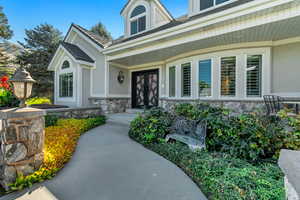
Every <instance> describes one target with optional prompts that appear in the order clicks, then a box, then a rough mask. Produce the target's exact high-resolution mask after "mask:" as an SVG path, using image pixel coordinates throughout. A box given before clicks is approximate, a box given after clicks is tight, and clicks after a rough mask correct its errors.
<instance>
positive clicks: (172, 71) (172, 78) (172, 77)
mask: <svg viewBox="0 0 300 200" xmlns="http://www.w3.org/2000/svg"><path fill="white" fill-rule="evenodd" d="M175 95H176V67H170V68H169V96H170V97H175Z"/></svg>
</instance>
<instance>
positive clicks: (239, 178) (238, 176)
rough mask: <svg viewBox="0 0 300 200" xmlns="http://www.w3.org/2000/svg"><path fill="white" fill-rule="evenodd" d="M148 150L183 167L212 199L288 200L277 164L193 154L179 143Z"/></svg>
mask: <svg viewBox="0 0 300 200" xmlns="http://www.w3.org/2000/svg"><path fill="white" fill-rule="evenodd" d="M148 147H149V148H150V149H151V150H153V151H155V152H157V153H158V154H160V155H162V156H163V157H165V158H166V159H168V160H170V161H172V162H174V163H175V164H176V165H178V166H179V167H181V168H182V169H183V170H184V171H185V172H186V173H187V174H188V175H189V176H190V177H191V178H192V179H193V180H194V181H195V183H197V184H198V185H199V187H200V188H201V189H202V191H203V192H204V193H205V195H206V196H207V197H208V199H214V200H235V199H236V200H243V199H245V200H252V199H253V200H256V199H260V200H270V199H272V200H283V199H285V191H284V183H283V174H282V172H281V170H280V169H279V167H278V166H277V165H276V164H275V163H270V162H261V163H260V164H258V165H253V164H251V163H249V162H246V161H244V160H241V159H237V158H235V157H232V156H231V155H229V154H226V153H215V152H204V151H201V152H192V151H190V149H189V148H188V147H187V146H184V145H182V144H179V143H174V144H168V143H162V144H153V145H150V146H148Z"/></svg>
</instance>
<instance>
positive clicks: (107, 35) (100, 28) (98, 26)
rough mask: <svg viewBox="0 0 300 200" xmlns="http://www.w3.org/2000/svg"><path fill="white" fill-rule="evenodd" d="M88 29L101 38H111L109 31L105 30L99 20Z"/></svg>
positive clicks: (108, 39)
mask: <svg viewBox="0 0 300 200" xmlns="http://www.w3.org/2000/svg"><path fill="white" fill-rule="evenodd" d="M90 31H91V32H93V33H95V34H96V35H99V36H100V37H102V38H103V39H105V40H107V41H110V40H112V36H111V34H110V32H108V31H107V29H106V28H105V26H104V25H103V24H102V23H101V22H99V23H98V24H96V25H94V26H93V27H92V28H91V30H90Z"/></svg>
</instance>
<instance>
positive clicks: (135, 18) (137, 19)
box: [129, 5, 148, 36]
mask: <svg viewBox="0 0 300 200" xmlns="http://www.w3.org/2000/svg"><path fill="white" fill-rule="evenodd" d="M139 6H144V5H137V6H135V7H134V9H135V8H137V7H139ZM144 8H145V12H144V13H141V14H139V15H136V16H134V17H131V14H132V12H133V11H134V9H133V10H132V11H131V12H130V15H129V35H130V36H134V35H137V34H140V33H143V32H145V31H147V23H148V22H147V21H148V19H147V7H146V6H144ZM143 17H145V30H143V31H139V19H140V18H143ZM133 22H136V23H137V32H136V33H132V29H131V28H132V23H133Z"/></svg>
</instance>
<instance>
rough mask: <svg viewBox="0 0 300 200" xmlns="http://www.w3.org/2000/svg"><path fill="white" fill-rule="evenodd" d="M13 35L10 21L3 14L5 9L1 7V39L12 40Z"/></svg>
mask: <svg viewBox="0 0 300 200" xmlns="http://www.w3.org/2000/svg"><path fill="white" fill-rule="evenodd" d="M12 35H13V32H12V30H11V29H10V26H9V24H8V19H7V17H6V15H5V13H4V12H3V7H1V6H0V39H10V38H11V37H12Z"/></svg>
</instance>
